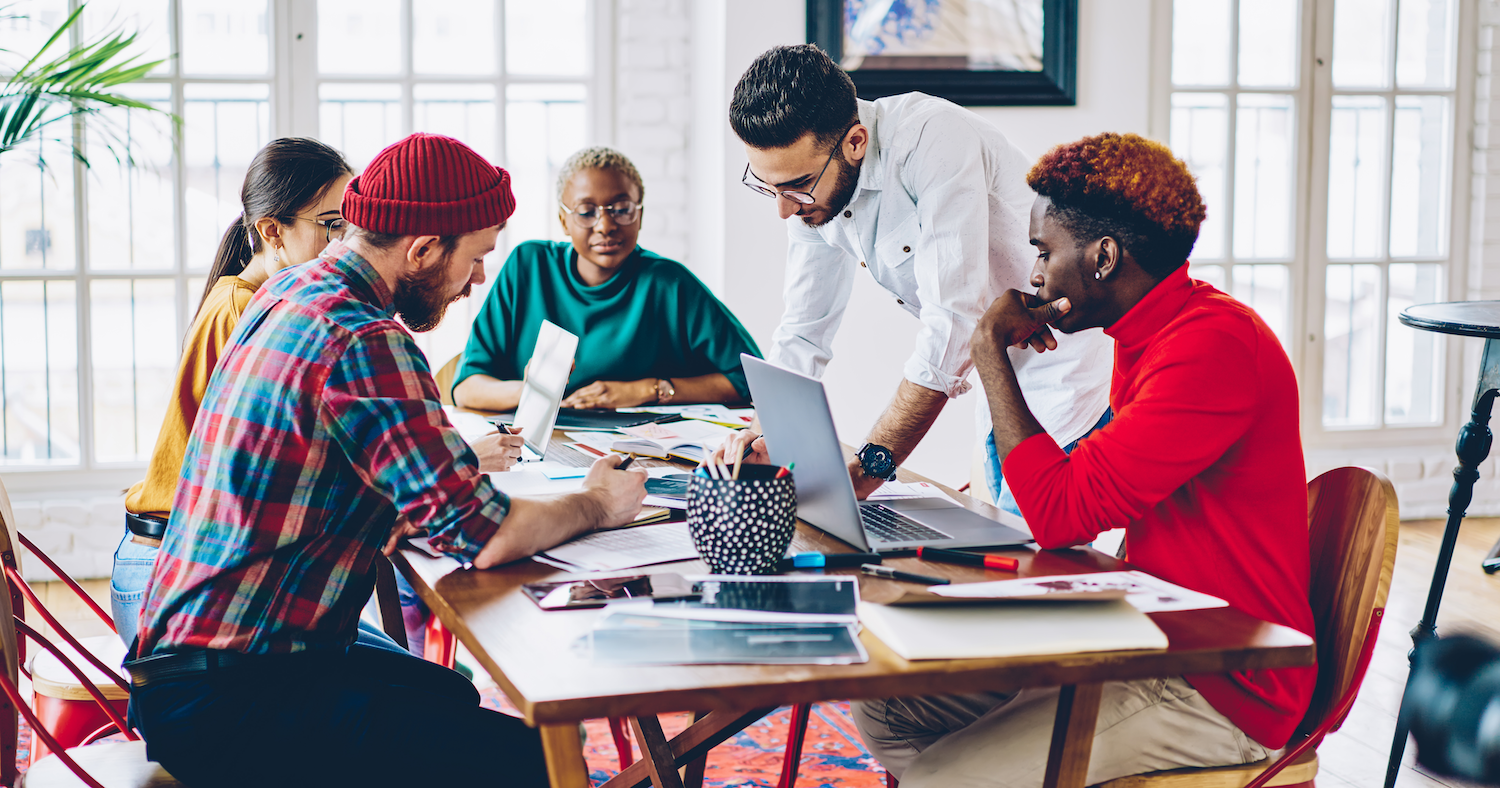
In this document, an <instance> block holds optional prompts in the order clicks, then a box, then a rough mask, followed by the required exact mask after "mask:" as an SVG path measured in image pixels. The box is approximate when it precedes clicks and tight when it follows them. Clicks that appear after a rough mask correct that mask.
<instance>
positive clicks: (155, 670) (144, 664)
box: [125, 650, 267, 687]
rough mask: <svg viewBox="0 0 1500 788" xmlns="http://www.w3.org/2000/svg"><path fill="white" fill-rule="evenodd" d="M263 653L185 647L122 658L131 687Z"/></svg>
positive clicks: (245, 661)
mask: <svg viewBox="0 0 1500 788" xmlns="http://www.w3.org/2000/svg"><path fill="white" fill-rule="evenodd" d="M266 659H267V657H264V656H258V655H250V654H242V653H240V652H238V651H217V650H205V651H187V652H184V653H181V654H153V655H151V656H149V657H142V658H140V659H132V660H126V661H125V670H126V671H128V672H129V673H130V684H131V686H133V687H144V686H146V685H148V684H156V683H158V682H162V681H171V680H172V679H181V678H190V677H194V676H206V675H209V674H212V673H216V672H218V671H221V670H224V669H227V668H236V667H244V666H246V665H254V664H257V663H263V662H265V661H266Z"/></svg>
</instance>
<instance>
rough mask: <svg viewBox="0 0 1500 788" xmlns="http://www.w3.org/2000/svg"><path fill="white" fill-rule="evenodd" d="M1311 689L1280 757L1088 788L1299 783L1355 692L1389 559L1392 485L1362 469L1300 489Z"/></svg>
mask: <svg viewBox="0 0 1500 788" xmlns="http://www.w3.org/2000/svg"><path fill="white" fill-rule="evenodd" d="M1307 511H1308V522H1309V526H1308V527H1309V537H1310V538H1309V542H1310V543H1311V549H1312V588H1311V594H1310V595H1309V596H1310V599H1311V601H1312V609H1313V621H1314V623H1315V625H1316V627H1317V632H1316V636H1317V641H1318V685H1317V689H1316V690H1315V691H1314V693H1313V700H1312V704H1311V705H1310V706H1309V707H1308V709H1307V714H1306V715H1304V716H1303V718H1302V724H1301V725H1300V726H1299V727H1298V730H1297V734H1296V735H1295V736H1293V737H1292V742H1291V744H1290V745H1288V748H1287V749H1286V750H1284V751H1283V752H1282V753H1281V754H1280V755H1279V756H1272V757H1270V758H1267V759H1265V760H1263V761H1257V762H1255V763H1247V764H1244V765H1241V766H1222V767H1218V768H1213V769H1174V770H1172V771H1165V772H1151V773H1149V774H1138V775H1133V776H1130V777H1121V778H1119V779H1116V780H1110V781H1109V782H1106V783H1103V784H1101V785H1099V786H1097V788H1177V787H1178V786H1181V787H1182V788H1187V786H1192V787H1193V788H1261V786H1306V787H1307V788H1312V785H1313V778H1315V777H1316V776H1317V774H1318V754H1317V746H1318V744H1319V743H1320V742H1322V741H1323V738H1324V737H1325V736H1327V735H1328V734H1330V733H1332V732H1334V731H1336V730H1338V729H1339V726H1340V725H1342V724H1343V722H1344V718H1345V717H1346V716H1348V714H1349V709H1350V708H1351V707H1353V705H1354V698H1355V696H1356V695H1357V694H1358V693H1359V686H1360V683H1361V682H1362V681H1363V680H1364V677H1365V670H1366V669H1367V668H1368V667H1369V665H1370V655H1371V654H1372V653H1373V652H1374V650H1375V639H1376V635H1378V634H1379V632H1380V622H1381V619H1382V618H1383V617H1384V615H1385V599H1386V594H1387V593H1388V592H1389V591H1390V587H1391V570H1392V569H1393V568H1394V567H1395V565H1396V541H1397V529H1398V527H1399V524H1400V517H1399V515H1398V513H1397V506H1396V491H1395V488H1393V487H1392V486H1391V482H1390V480H1389V479H1387V478H1385V476H1384V475H1382V474H1381V473H1380V472H1378V471H1374V470H1370V469H1368V468H1335V469H1334V470H1331V471H1329V472H1327V473H1325V474H1323V475H1321V476H1319V477H1318V478H1316V479H1313V480H1312V481H1311V482H1309V483H1308V485H1307Z"/></svg>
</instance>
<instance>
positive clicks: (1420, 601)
mask: <svg viewBox="0 0 1500 788" xmlns="http://www.w3.org/2000/svg"><path fill="white" fill-rule="evenodd" d="M1442 533H1443V522H1442V521H1440V520H1421V521H1415V522H1406V523H1402V524H1401V546H1400V548H1399V549H1398V551H1397V554H1396V571H1395V576H1394V577H1393V578H1392V580H1391V595H1390V600H1389V601H1388V603H1387V608H1386V617H1385V623H1384V625H1383V626H1382V629H1381V632H1380V640H1379V643H1378V645H1377V646H1376V651H1375V656H1374V659H1373V661H1372V662H1371V665H1370V672H1369V675H1368V677H1367V678H1366V679H1365V684H1364V688H1363V689H1362V690H1361V691H1360V695H1359V700H1358V701H1356V702H1355V704H1354V710H1353V712H1351V713H1350V715H1349V719H1348V721H1347V722H1345V724H1344V727H1343V729H1342V730H1340V731H1339V732H1338V733H1335V734H1333V736H1331V737H1329V739H1328V740H1327V741H1325V742H1324V743H1323V745H1322V746H1321V747H1319V748H1318V756H1319V759H1320V760H1321V763H1322V773H1321V774H1319V776H1318V785H1319V787H1320V788H1378V786H1380V785H1382V783H1383V781H1384V779H1385V764H1386V759H1387V755H1388V753H1389V752H1390V746H1391V736H1392V734H1393V733H1394V731H1395V727H1396V711H1397V709H1398V708H1400V705H1401V691H1402V689H1403V688H1404V686H1405V682H1406V665H1407V662H1406V659H1407V658H1406V654H1407V651H1408V650H1409V649H1410V648H1411V636H1410V635H1409V634H1408V632H1409V631H1410V630H1411V628H1412V626H1413V625H1414V624H1416V622H1417V620H1418V619H1419V618H1421V616H1422V608H1423V605H1424V604H1425V602H1426V599H1427V588H1428V584H1429V583H1430V581H1431V577H1432V565H1433V562H1434V560H1435V558H1436V556H1437V551H1438V545H1439V542H1440V540H1441V538H1442ZM1497 539H1500V519H1474V520H1468V521H1466V522H1465V523H1464V527H1463V530H1462V532H1461V533H1460V535H1459V541H1458V548H1457V550H1456V552H1455V553H1454V559H1453V567H1452V570H1451V572H1450V574H1449V576H1448V587H1447V592H1446V594H1445V596H1444V598H1443V607H1442V610H1441V613H1440V615H1439V616H1438V632H1439V633H1440V634H1452V633H1457V632H1470V633H1475V634H1478V635H1480V636H1483V637H1486V638H1489V639H1490V640H1492V641H1495V642H1500V574H1497V575H1496V576H1494V577H1491V576H1489V575H1486V574H1484V572H1483V571H1482V570H1481V569H1480V568H1479V560H1480V558H1481V557H1482V556H1483V555H1484V554H1485V553H1486V552H1488V550H1489V548H1490V545H1492V544H1494V543H1495V541H1496V540H1497ZM84 586H85V587H86V588H87V589H88V591H89V594H90V595H91V596H93V597H94V598H95V599H97V600H99V601H100V603H101V604H103V605H104V606H105V608H106V609H108V599H109V581H107V580H92V581H87V582H85V583H84ZM38 591H39V592H40V593H41V594H42V595H43V603H44V604H46V605H47V606H48V608H49V609H51V610H52V611H54V612H55V613H56V615H57V616H58V618H59V619H60V620H61V621H62V622H63V623H64V624H65V625H66V626H68V627H69V629H70V631H73V632H74V633H75V634H78V635H79V636H85V635H92V634H102V633H104V632H106V631H107V630H106V629H105V628H104V625H103V624H102V623H100V621H99V619H98V618H96V617H94V615H93V614H92V613H90V612H89V611H88V609H87V608H85V607H84V606H83V605H82V604H81V603H79V602H78V601H77V600H76V599H73V598H71V595H70V594H69V593H68V591H67V589H66V588H63V587H62V586H61V584H57V583H46V584H39V585H38ZM27 620H28V621H39V620H40V619H38V618H36V617H35V616H32V615H28V616H27ZM1413 755H1414V753H1413V751H1412V749H1411V748H1410V747H1408V748H1407V753H1406V765H1405V766H1404V767H1403V768H1402V771H1401V776H1400V778H1399V779H1398V780H1397V782H1396V785H1398V786H1401V788H1430V786H1454V787H1455V788H1458V787H1459V786H1463V785H1464V784H1463V783H1460V782H1457V781H1454V780H1450V779H1445V778H1437V777H1433V776H1431V775H1429V774H1426V773H1424V772H1422V771H1421V770H1420V769H1418V768H1416V766H1415V765H1414V761H1413Z"/></svg>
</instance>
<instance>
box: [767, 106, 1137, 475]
mask: <svg viewBox="0 0 1500 788" xmlns="http://www.w3.org/2000/svg"><path fill="white" fill-rule="evenodd" d="M859 119H860V122H861V123H863V124H864V125H865V126H866V127H868V128H869V129H870V143H869V146H868V148H867V149H866V152H865V158H864V162H863V165H862V166H861V167H860V172H859V183H858V186H857V187H856V189H855V191H854V195H853V197H852V198H851V199H850V201H849V204H848V205H847V206H845V208H844V210H842V211H840V212H839V213H838V214H837V215H836V216H835V218H834V219H833V220H832V221H830V222H828V224H826V225H824V226H822V227H818V228H813V227H808V226H807V225H805V224H803V222H802V219H801V218H800V217H797V216H792V217H790V218H788V219H787V234H788V236H789V237H790V239H789V240H790V243H789V244H788V249H787V271H786V290H785V293H784V296H785V302H786V311H785V312H784V313H783V314H782V317H781V324H780V325H779V326H777V328H776V331H775V333H774V334H773V335H772V338H771V352H770V354H769V358H770V360H771V361H772V362H774V363H776V364H779V365H782V366H784V367H787V368H790V369H794V370H797V371H798V372H801V373H803V374H806V375H811V376H813V377H822V374H823V370H824V368H825V367H826V366H827V365H828V362H829V360H830V359H831V358H832V357H833V351H832V348H833V336H834V334H835V333H836V332H837V331H838V327H839V323H840V321H841V320H842V319H843V315H844V309H845V307H846V306H847V305H848V303H849V295H850V293H851V292H852V291H853V288H854V277H855V275H856V272H858V271H860V270H866V271H868V272H869V273H870V276H872V277H873V278H874V280H875V282H876V284H878V285H880V286H881V287H882V288H884V289H885V290H886V291H887V292H888V293H890V294H891V297H892V298H894V299H896V300H897V303H899V304H900V305H901V306H902V307H903V308H904V309H906V310H907V311H908V312H910V313H912V314H913V315H915V316H916V317H917V318H918V319H919V320H921V321H922V328H921V330H920V332H919V333H918V335H917V346H916V350H915V352H913V353H912V356H911V358H910V359H908V360H907V362H906V366H905V369H904V371H903V372H904V375H905V377H906V379H907V380H910V381H911V382H913V383H915V384H917V385H919V386H922V387H924V388H928V389H931V390H933V391H941V392H943V393H944V394H947V395H948V396H950V397H956V396H958V395H959V394H962V393H964V392H966V391H968V390H969V383H968V382H967V381H966V380H965V378H967V377H968V375H969V372H970V370H971V369H972V368H973V363H972V362H971V361H970V360H969V344H970V339H971V337H972V336H973V333H974V327H975V325H976V324H977V323H978V321H979V318H980V316H981V315H983V314H984V311H985V310H986V309H987V308H988V307H989V305H990V304H991V303H992V302H993V301H994V300H995V299H996V298H997V297H999V295H1000V294H1001V293H1003V292H1005V291H1006V290H1007V289H1010V288H1015V289H1017V290H1021V291H1023V292H1033V290H1034V288H1032V287H1031V285H1030V283H1029V280H1030V278H1031V270H1032V266H1033V263H1034V261H1035V251H1034V250H1033V249H1032V247H1031V245H1030V233H1029V225H1030V216H1031V205H1032V203H1033V202H1034V201H1035V199H1036V195H1035V193H1033V192H1032V190H1031V188H1030V187H1029V186H1027V185H1026V173H1027V171H1028V170H1029V169H1030V168H1031V161H1030V160H1029V159H1028V158H1027V157H1026V156H1025V155H1024V154H1023V153H1021V151H1020V150H1019V149H1018V148H1016V146H1015V145H1013V144H1011V142H1010V141H1009V140H1008V139H1006V138H1005V135H1003V134H1001V133H1000V130H999V129H998V128H996V127H995V126H994V125H992V124H990V123H988V122H987V121H985V120H984V119H983V118H981V117H979V116H978V115H975V114H974V113H972V112H969V111H968V110H965V109H963V108H962V107H960V106H958V105H956V104H953V103H952V102H949V101H947V100H944V99H938V98H933V97H931V96H927V95H924V94H921V93H907V94H904V95H900V96H890V97H887V98H882V99H879V100H877V101H873V102H870V101H860V102H859ZM870 341H873V342H878V341H879V338H878V337H872V338H871V340H870ZM1010 353H1011V360H1012V362H1013V363H1014V365H1015V369H1016V377H1017V379H1018V380H1019V382H1020V384H1021V391H1022V393H1023V394H1025V396H1026V402H1027V404H1028V405H1029V406H1030V408H1031V411H1032V413H1033V414H1034V415H1035V416H1036V418H1037V421H1039V422H1040V423H1041V425H1042V427H1043V428H1044V429H1046V430H1047V432H1048V433H1049V434H1051V435H1052V437H1053V438H1055V439H1056V440H1057V442H1058V444H1059V445H1067V444H1068V443H1071V442H1073V441H1074V440H1077V439H1078V438H1079V437H1081V436H1082V435H1083V434H1084V433H1086V432H1087V431H1088V429H1089V428H1090V427H1092V426H1093V425H1094V423H1095V422H1097V421H1098V420H1099V417H1100V416H1101V415H1102V414H1103V413H1104V409H1105V408H1106V407H1108V405H1109V383H1110V377H1111V371H1112V369H1113V362H1114V343H1113V341H1112V340H1110V339H1109V338H1108V337H1106V336H1105V335H1104V332H1103V331H1101V330H1099V329H1091V330H1089V331H1084V332H1079V333H1078V334H1074V335H1071V336H1065V335H1061V334H1059V335H1058V347H1057V350H1055V351H1050V352H1047V353H1041V354H1038V353H1036V352H1034V351H1031V350H1025V351H1020V350H1015V349H1012V350H1011V351H1010ZM980 408H981V410H980V413H981V416H980V418H981V419H982V421H981V423H980V425H978V426H980V428H981V433H983V432H988V425H989V421H988V409H986V408H984V407H983V405H982V404H981V406H980Z"/></svg>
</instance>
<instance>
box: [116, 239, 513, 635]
mask: <svg viewBox="0 0 1500 788" xmlns="http://www.w3.org/2000/svg"><path fill="white" fill-rule="evenodd" d="M509 510H510V501H509V499H507V498H506V496H505V494H504V493H502V492H500V491H499V490H498V489H496V488H495V487H494V485H493V484H491V483H490V481H489V479H488V478H487V477H486V476H485V475H484V474H482V473H480V471H479V461H478V458H477V457H475V455H474V453H473V451H472V450H470V448H469V446H468V444H466V443H465V442H464V440H463V439H462V438H460V437H459V435H458V432H457V431H456V430H454V429H453V428H452V425H450V424H449V423H448V419H447V417H446V416H445V415H444V414H443V410H442V406H441V404H440V402H439V399H438V391H437V385H436V383H434V382H433V379H432V374H431V371H430V369H429V367H428V365H427V362H426V359H425V358H424V356H423V355H422V352H421V351H420V350H419V349H418V348H417V346H416V343H415V342H414V341H413V339H412V336H411V335H410V334H409V333H407V330H406V329H405V328H404V327H403V326H401V325H400V324H399V323H398V322H397V321H396V319H395V309H394V307H393V304H392V296H391V291H390V289H389V288H387V287H386V285H385V283H384V282H383V281H382V280H381V278H380V275H379V274H378V273H377V272H376V271H375V269H374V268H373V267H371V266H370V264H369V263H368V262H366V261H365V260H364V259H363V258H361V257H360V256H359V255H357V254H355V253H354V252H352V251H350V250H349V249H348V248H347V247H345V246H344V245H343V244H342V243H339V242H334V243H333V244H330V245H329V247H328V248H327V249H326V250H325V251H324V253H323V256H322V257H320V258H319V259H317V260H315V261H313V262H311V263H308V264H306V265H302V266H297V267H294V268H291V269H288V270H286V271H283V272H281V273H280V274H278V275H277V276H276V277H274V278H273V279H272V280H271V281H270V282H268V283H267V284H266V285H265V286H264V287H262V288H261V290H260V292H259V293H257V294H256V296H255V298H254V299H253V300H252V301H251V302H250V305H249V307H248V308H247V310H246V312H245V315H244V317H243V318H242V319H241V321H240V323H239V326H238V327H237V328H236V329H235V332H234V334H233V335H232V336H231V337H230V339H229V344H228V345H227V346H226V347H225V350H224V355H223V356H222V358H221V359H220V361H219V366H218V369H217V370H216V371H215V372H214V376H213V379H212V381H211V382H210V383H209V387H208V391H207V393H206V394H205V395H204V398H203V404H202V407H201V409H200V410H199V412H198V418H197V421H196V422H195V424H194V426H193V434H192V438H191V439H190V440H189V443H188V448H187V455H186V457H185V458H184V460H183V465H182V478H181V481H180V483H179V485H178V488H177V498H176V501H175V502H174V504H173V506H172V519H171V521H170V523H169V525H168V527H167V533H166V538H165V539H164V540H163V542H162V548H161V553H160V555H159V556H158V557H157V560H156V569H155V571H154V572H153V574H152V578H151V584H150V587H149V590H148V593H147V599H146V605H145V610H144V611H143V613H142V628H141V635H140V646H139V651H138V653H139V654H140V655H141V656H145V655H148V654H152V653H162V652H168V651H180V650H183V649H194V648H210V649H225V650H231V651H240V652H245V653H250V654H273V653H287V652H294V651H302V650H305V649H321V648H339V647H344V646H347V645H348V644H350V643H352V642H353V641H354V638H355V628H356V623H357V619H358V617H359V611H360V608H361V607H362V606H363V605H364V603H365V600H366V599H368V598H369V594H370V590H371V588H373V586H374V582H375V581H374V576H375V570H374V564H373V561H374V560H375V558H376V555H377V554H378V553H379V551H380V549H381V547H382V546H383V545H384V544H385V542H386V540H387V539H388V538H389V536H390V534H391V530H392V528H393V526H394V524H395V522H396V517H397V514H398V513H399V514H401V515H404V516H405V517H406V518H407V519H408V520H409V521H411V522H413V523H421V524H424V525H425V526H426V529H427V532H428V535H429V537H430V539H431V541H432V543H433V545H434V546H435V547H436V548H437V549H439V550H444V551H446V552H449V553H452V554H453V555H454V556H455V557H458V558H461V559H463V560H473V559H474V557H475V556H477V555H478V553H479V550H480V549H481V548H482V547H483V546H484V544H485V543H486V542H487V541H489V539H490V537H491V536H493V535H494V533H495V532H496V530H497V529H498V528H499V524H500V522H501V520H503V519H504V518H505V515H506V513H507V512H508V511H509Z"/></svg>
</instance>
